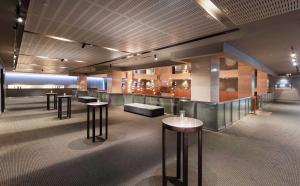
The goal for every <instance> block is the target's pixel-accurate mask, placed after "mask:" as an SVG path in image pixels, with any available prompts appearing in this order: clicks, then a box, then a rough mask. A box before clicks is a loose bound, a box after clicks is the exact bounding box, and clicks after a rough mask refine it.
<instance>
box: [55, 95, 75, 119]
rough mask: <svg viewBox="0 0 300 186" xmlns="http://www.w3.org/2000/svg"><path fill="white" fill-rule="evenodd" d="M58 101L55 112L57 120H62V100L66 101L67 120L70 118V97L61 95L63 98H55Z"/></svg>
mask: <svg viewBox="0 0 300 186" xmlns="http://www.w3.org/2000/svg"><path fill="white" fill-rule="evenodd" d="M57 99H58V111H57V114H58V115H57V117H58V118H59V119H62V102H63V99H66V100H67V118H71V100H72V95H63V96H57Z"/></svg>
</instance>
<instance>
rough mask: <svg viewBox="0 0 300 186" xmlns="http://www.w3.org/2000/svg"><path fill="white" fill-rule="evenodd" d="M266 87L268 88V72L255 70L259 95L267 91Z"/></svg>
mask: <svg viewBox="0 0 300 186" xmlns="http://www.w3.org/2000/svg"><path fill="white" fill-rule="evenodd" d="M268 88H269V78H268V74H267V73H265V72H263V71H261V70H257V93H258V94H259V95H260V94H264V93H267V92H268Z"/></svg>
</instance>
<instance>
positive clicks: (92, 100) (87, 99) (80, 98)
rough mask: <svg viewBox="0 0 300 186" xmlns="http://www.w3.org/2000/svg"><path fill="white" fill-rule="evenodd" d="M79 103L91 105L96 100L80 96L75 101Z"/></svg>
mask: <svg viewBox="0 0 300 186" xmlns="http://www.w3.org/2000/svg"><path fill="white" fill-rule="evenodd" d="M77 100H78V101H79V102H81V103H91V102H96V101H97V98H95V97H91V96H80V97H78V99H77Z"/></svg>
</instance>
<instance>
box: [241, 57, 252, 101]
mask: <svg viewBox="0 0 300 186" xmlns="http://www.w3.org/2000/svg"><path fill="white" fill-rule="evenodd" d="M238 78H239V79H238V97H239V98H243V97H249V96H252V78H253V68H252V67H251V66H249V65H246V64H244V63H239V67H238Z"/></svg>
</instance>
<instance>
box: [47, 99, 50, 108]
mask: <svg viewBox="0 0 300 186" xmlns="http://www.w3.org/2000/svg"><path fill="white" fill-rule="evenodd" d="M47 110H50V97H49V95H47Z"/></svg>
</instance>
